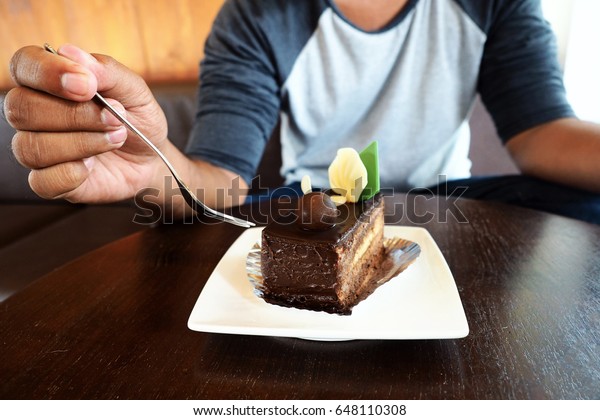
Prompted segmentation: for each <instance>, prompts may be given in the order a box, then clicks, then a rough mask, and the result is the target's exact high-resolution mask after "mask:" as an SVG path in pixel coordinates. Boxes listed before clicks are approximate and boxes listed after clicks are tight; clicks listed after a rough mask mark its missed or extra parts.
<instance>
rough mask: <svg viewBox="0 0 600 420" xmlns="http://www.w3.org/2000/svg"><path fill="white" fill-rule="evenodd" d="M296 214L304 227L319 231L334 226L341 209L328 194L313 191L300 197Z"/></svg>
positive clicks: (298, 221)
mask: <svg viewBox="0 0 600 420" xmlns="http://www.w3.org/2000/svg"><path fill="white" fill-rule="evenodd" d="M296 215H297V216H298V218H297V223H298V224H299V225H300V227H301V228H302V229H306V230H317V231H318V230H327V229H330V228H332V227H333V225H335V220H336V218H337V216H338V215H339V211H338V209H337V207H336V206H335V203H334V202H333V201H331V198H330V197H329V196H328V195H327V194H324V193H322V192H311V193H308V194H305V195H304V196H302V197H300V198H299V199H298V208H297V210H296Z"/></svg>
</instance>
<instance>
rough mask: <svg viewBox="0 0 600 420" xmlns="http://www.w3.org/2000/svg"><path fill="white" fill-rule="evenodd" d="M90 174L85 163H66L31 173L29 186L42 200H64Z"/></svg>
mask: <svg viewBox="0 0 600 420" xmlns="http://www.w3.org/2000/svg"><path fill="white" fill-rule="evenodd" d="M92 159H93V158H92ZM86 162H90V161H86ZM89 172H90V170H89V169H88V167H87V166H86V163H85V162H84V161H81V160H80V161H75V162H65V163H61V164H58V165H54V166H50V167H48V168H43V169H35V170H32V171H31V172H30V173H29V186H30V187H31V189H32V190H33V191H34V192H35V193H36V194H37V195H39V196H40V197H42V198H48V199H55V198H63V197H64V196H65V195H67V194H68V193H69V192H71V191H73V190H75V189H76V188H77V187H79V186H80V185H81V184H83V182H84V181H85V180H86V179H87V177H88V175H89Z"/></svg>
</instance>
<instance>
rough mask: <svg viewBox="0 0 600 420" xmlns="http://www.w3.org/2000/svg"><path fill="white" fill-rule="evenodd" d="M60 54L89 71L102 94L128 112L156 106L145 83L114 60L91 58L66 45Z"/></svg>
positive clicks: (96, 55) (94, 55) (99, 56)
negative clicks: (117, 102) (117, 100)
mask: <svg viewBox="0 0 600 420" xmlns="http://www.w3.org/2000/svg"><path fill="white" fill-rule="evenodd" d="M58 53H59V54H60V55H61V56H63V57H64V58H68V59H69V60H71V61H73V62H74V63H78V64H80V65H82V66H83V67H85V68H87V69H89V70H90V71H91V72H92V73H93V74H94V76H95V78H96V81H97V89H98V92H100V93H102V95H103V96H105V97H108V98H117V99H119V101H120V102H121V103H122V104H123V105H124V106H125V108H129V107H140V106H143V105H147V104H148V103H150V102H152V100H153V96H152V94H151V92H150V90H149V89H148V87H147V85H146V82H145V81H144V79H143V78H142V77H141V76H140V75H139V74H137V73H135V72H133V71H131V70H130V69H129V68H127V67H126V66H124V65H123V64H121V63H119V62H118V61H117V60H115V59H114V58H112V57H109V56H107V55H102V54H90V53H88V52H86V51H84V50H82V49H81V48H79V47H76V46H75V45H71V44H65V45H62V46H61V47H60V48H59V49H58Z"/></svg>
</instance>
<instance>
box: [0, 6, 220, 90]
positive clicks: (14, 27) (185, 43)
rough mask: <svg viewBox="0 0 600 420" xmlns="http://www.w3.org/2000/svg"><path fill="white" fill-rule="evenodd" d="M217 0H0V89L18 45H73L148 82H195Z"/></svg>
mask: <svg viewBox="0 0 600 420" xmlns="http://www.w3.org/2000/svg"><path fill="white" fill-rule="evenodd" d="M222 3H223V0H0V89H6V88H8V87H10V86H11V85H12V82H11V80H10V75H9V71H8V62H9V60H10V57H11V56H12V54H13V53H14V52H15V51H16V50H17V49H18V48H20V47H22V46H24V45H31V44H35V45H42V44H43V43H44V42H49V43H51V44H53V45H54V46H55V47H58V46H59V45H61V44H63V43H66V42H68V43H72V44H75V45H78V46H80V47H82V48H84V49H86V50H88V51H90V52H98V53H102V54H107V55H111V56H113V57H115V58H116V59H118V60H119V61H121V62H122V63H123V64H125V65H126V66H128V67H130V68H131V69H133V70H134V71H136V72H138V73H140V74H141V75H142V76H143V77H144V78H145V79H146V80H147V81H148V82H158V81H160V82H164V81H171V80H173V81H189V80H194V79H196V78H197V75H198V63H199V61H200V59H201V58H202V54H203V48H204V40H205V38H206V35H207V34H208V31H209V30H210V26H211V24H212V21H213V20H214V17H215V15H216V13H217V11H218V10H219V8H220V7H221V5H222Z"/></svg>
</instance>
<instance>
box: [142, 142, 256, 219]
mask: <svg viewBox="0 0 600 420" xmlns="http://www.w3.org/2000/svg"><path fill="white" fill-rule="evenodd" d="M165 149H166V150H163V153H164V154H165V156H166V157H167V159H169V161H170V162H171V164H172V165H173V167H174V168H175V170H176V171H177V174H178V175H179V176H180V178H181V179H182V181H183V182H184V183H185V184H186V185H187V186H188V187H189V188H190V189H191V190H192V192H193V193H194V194H195V195H196V196H197V197H198V198H199V199H201V200H202V201H203V202H204V203H205V204H206V205H208V206H209V207H211V208H214V209H222V208H226V207H232V206H237V205H240V204H243V202H244V200H245V198H246V195H247V191H248V185H247V184H246V182H245V181H244V180H243V179H242V178H241V177H240V176H238V175H236V174H234V173H233V172H231V171H228V170H226V169H223V168H219V167H217V166H214V165H212V164H210V163H208V162H203V161H200V160H191V159H190V158H188V157H187V156H186V155H184V154H183V153H182V152H181V151H179V150H178V149H177V148H176V147H175V146H174V145H173V144H171V143H169V145H168V146H167V147H166V148H165ZM157 163H158V164H157V166H156V171H155V174H154V176H153V180H152V183H151V187H150V188H149V189H147V190H146V191H145V192H142V193H143V194H144V198H143V200H144V201H147V202H153V203H157V204H159V205H160V206H161V207H162V208H163V209H164V210H167V211H169V213H170V214H172V215H173V216H174V217H176V218H177V217H181V216H183V215H184V214H185V212H186V204H185V201H184V199H183V196H182V195H181V194H180V192H179V189H178V187H177V184H176V182H175V180H174V178H173V176H172V174H171V173H170V172H169V170H168V169H167V167H166V165H164V163H163V162H158V161H157Z"/></svg>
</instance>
